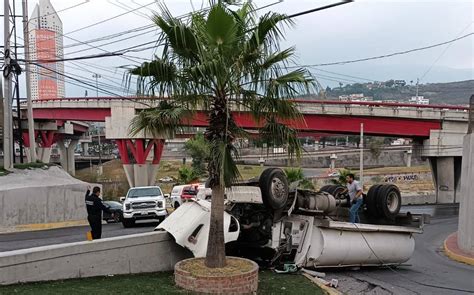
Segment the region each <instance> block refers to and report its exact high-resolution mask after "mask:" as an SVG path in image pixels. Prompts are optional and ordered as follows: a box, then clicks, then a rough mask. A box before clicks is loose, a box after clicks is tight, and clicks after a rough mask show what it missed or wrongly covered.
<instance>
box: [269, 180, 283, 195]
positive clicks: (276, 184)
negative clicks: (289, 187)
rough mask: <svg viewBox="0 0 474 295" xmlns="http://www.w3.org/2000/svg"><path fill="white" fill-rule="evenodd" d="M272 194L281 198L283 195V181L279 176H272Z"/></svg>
mask: <svg viewBox="0 0 474 295" xmlns="http://www.w3.org/2000/svg"><path fill="white" fill-rule="evenodd" d="M271 190H272V195H273V196H274V197H275V198H278V199H283V198H284V197H285V193H286V190H285V183H284V182H283V181H281V179H279V178H274V179H273V180H272V185H271Z"/></svg>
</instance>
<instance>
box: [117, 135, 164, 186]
mask: <svg viewBox="0 0 474 295" xmlns="http://www.w3.org/2000/svg"><path fill="white" fill-rule="evenodd" d="M115 142H116V144H117V147H118V150H119V153H120V158H121V159H122V164H123V168H124V171H125V175H126V176H127V181H128V183H129V185H130V187H137V186H150V185H154V184H155V182H156V175H157V173H158V166H159V163H160V160H161V155H162V154H163V148H164V144H165V141H164V139H150V140H148V139H144V138H140V139H116V140H115Z"/></svg>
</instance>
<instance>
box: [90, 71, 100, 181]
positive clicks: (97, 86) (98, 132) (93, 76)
mask: <svg viewBox="0 0 474 295" xmlns="http://www.w3.org/2000/svg"><path fill="white" fill-rule="evenodd" d="M92 78H95V91H96V97H99V78H102V76H101V75H100V74H93V75H92ZM97 135H98V139H99V174H102V145H101V143H100V126H99V127H98V128H97Z"/></svg>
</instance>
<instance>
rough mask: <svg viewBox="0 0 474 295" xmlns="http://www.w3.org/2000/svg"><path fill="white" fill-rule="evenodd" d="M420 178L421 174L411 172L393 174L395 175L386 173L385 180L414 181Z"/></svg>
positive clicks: (395, 181) (394, 181)
mask: <svg viewBox="0 0 474 295" xmlns="http://www.w3.org/2000/svg"><path fill="white" fill-rule="evenodd" d="M418 180H420V176H419V175H418V174H415V173H410V174H393V175H386V176H385V177H384V182H393V183H397V182H412V181H418Z"/></svg>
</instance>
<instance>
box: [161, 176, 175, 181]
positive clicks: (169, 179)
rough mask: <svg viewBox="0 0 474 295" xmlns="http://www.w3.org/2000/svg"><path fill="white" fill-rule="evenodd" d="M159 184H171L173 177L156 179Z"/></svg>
mask: <svg viewBox="0 0 474 295" xmlns="http://www.w3.org/2000/svg"><path fill="white" fill-rule="evenodd" d="M158 180H159V181H160V182H173V181H174V179H173V177H169V176H165V177H162V178H160V179H158Z"/></svg>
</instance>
